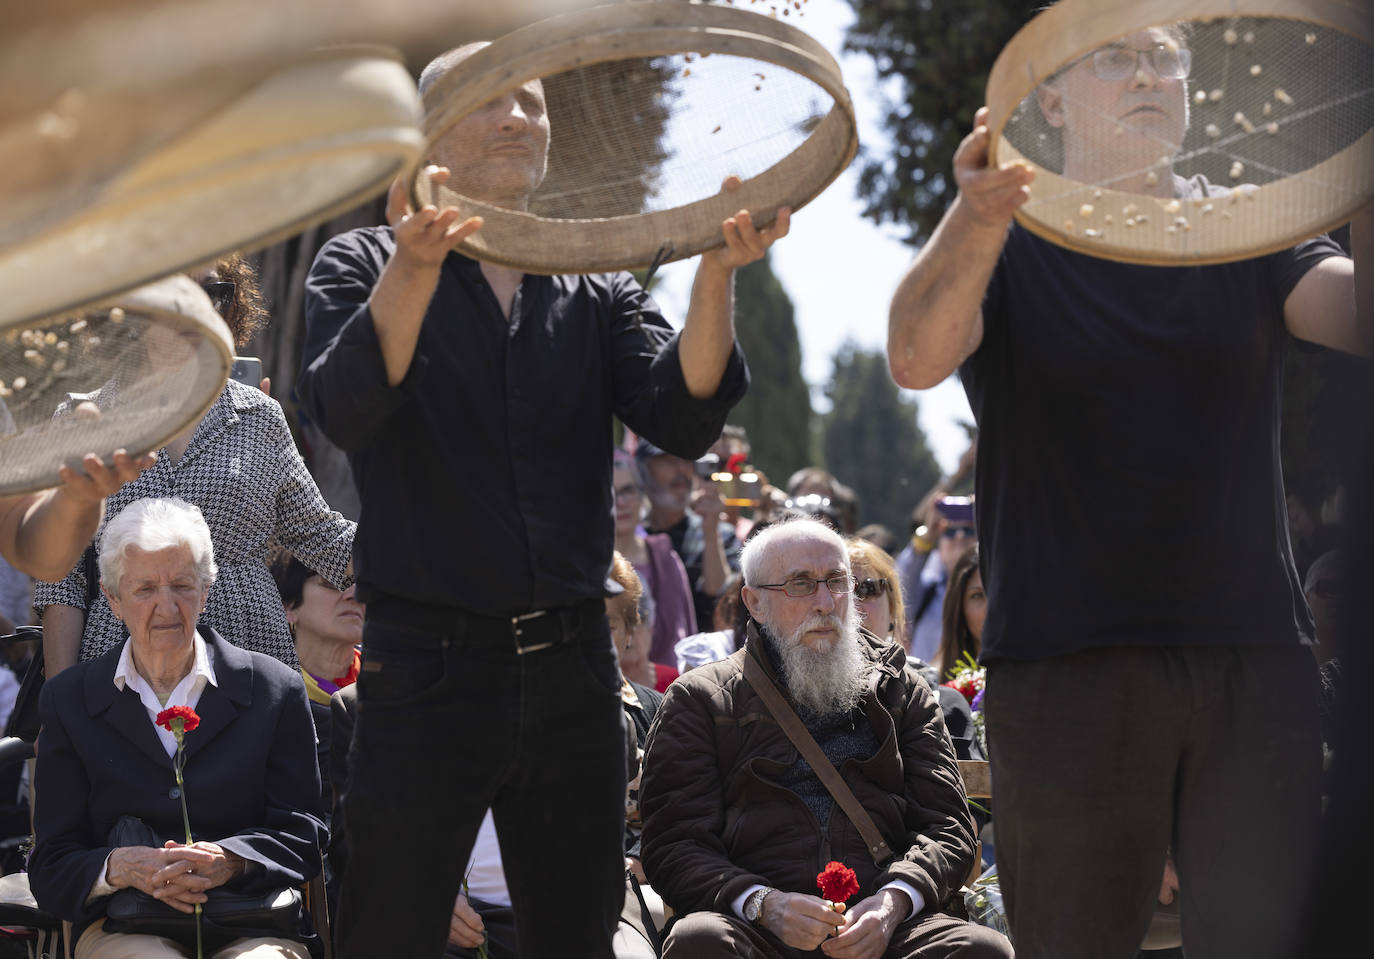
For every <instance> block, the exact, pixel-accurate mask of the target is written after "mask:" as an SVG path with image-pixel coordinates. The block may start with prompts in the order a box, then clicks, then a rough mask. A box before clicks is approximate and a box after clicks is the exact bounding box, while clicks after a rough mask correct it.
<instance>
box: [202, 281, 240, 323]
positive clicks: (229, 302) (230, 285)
mask: <svg viewBox="0 0 1374 959" xmlns="http://www.w3.org/2000/svg"><path fill="white" fill-rule="evenodd" d="M200 288H201V289H202V290H204V291H205V295H206V296H208V297H210V303H211V304H213V305H214V307H215V312H216V313H218V314H219V315H220V316H221V317H223V318H224V319H226V320H227V319H229V314H230V313H231V312H233V309H234V294H235V292H236V291H237V287H236V286H235V285H234V282H233V281H232V280H219V281H216V282H214V283H202V284H201V285H200Z"/></svg>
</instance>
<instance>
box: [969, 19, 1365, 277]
mask: <svg viewBox="0 0 1374 959" xmlns="http://www.w3.org/2000/svg"><path fill="white" fill-rule="evenodd" d="M1360 6H1361V3H1360V0H1062V2H1060V3H1057V4H1055V6H1053V7H1050V8H1049V9H1048V10H1045V11H1043V12H1041V13H1040V14H1038V15H1036V16H1035V17H1034V18H1033V19H1032V20H1031V21H1030V22H1029V23H1027V24H1026V25H1025V26H1024V27H1022V28H1021V30H1020V31H1019V32H1018V33H1017V34H1016V35H1015V36H1013V37H1012V38H1011V40H1010V41H1009V42H1008V43H1007V45H1006V46H1005V47H1004V48H1003V49H1002V52H1001V53H1000V54H999V55H998V57H997V60H996V62H995V63H994V64H993V67H992V72H991V73H990V74H989V75H988V85H987V99H986V103H987V106H988V131H989V134H990V139H989V143H988V164H989V166H992V167H996V166H999V165H1001V164H1003V163H1006V162H1009V161H1016V160H1023V159H1024V158H1023V157H1022V155H1021V154H1020V153H1019V152H1018V151H1017V150H1016V148H1015V147H1014V146H1012V144H1011V142H1010V141H1009V140H1006V139H1005V138H1004V137H1003V136H1002V133H1003V130H1004V129H1005V127H1006V124H1007V122H1008V121H1009V120H1010V119H1011V116H1012V114H1013V113H1015V111H1016V109H1017V107H1018V106H1019V105H1020V103H1021V102H1022V100H1024V99H1025V98H1026V97H1027V96H1029V95H1030V94H1031V92H1032V91H1034V90H1035V88H1036V87H1037V86H1039V85H1040V83H1041V82H1043V81H1044V80H1045V79H1046V78H1048V77H1049V76H1050V75H1052V74H1053V73H1054V72H1055V71H1056V70H1058V69H1059V68H1061V67H1062V66H1064V65H1065V64H1067V63H1071V62H1072V61H1073V60H1075V59H1076V58H1078V57H1081V56H1083V55H1085V54H1087V53H1090V52H1092V51H1093V50H1096V49H1097V48H1098V47H1100V46H1102V45H1103V44H1105V43H1108V42H1110V41H1111V40H1114V39H1117V38H1118V37H1120V36H1122V35H1123V34H1127V33H1131V32H1133V31H1135V30H1139V29H1142V28H1145V27H1150V26H1158V25H1160V24H1165V23H1171V22H1175V21H1181V20H1209V19H1229V18H1235V17H1251V18H1265V17H1268V18H1276V19H1279V18H1281V19H1285V20H1297V21H1302V22H1306V23H1311V24H1313V25H1315V26H1319V27H1323V28H1325V29H1329V30H1337V31H1339V32H1341V33H1344V34H1346V35H1348V36H1350V37H1352V38H1354V39H1355V40H1357V41H1359V42H1361V43H1363V44H1364V45H1365V46H1366V47H1367V48H1369V49H1370V50H1371V51H1374V18H1371V17H1370V16H1369V14H1368V12H1367V11H1365V10H1361V9H1358V8H1359V7H1360ZM1032 165H1033V166H1034V168H1035V182H1034V183H1033V184H1032V185H1031V197H1032V202H1034V203H1036V208H1035V211H1034V213H1032V212H1029V211H1027V210H1026V209H1025V208H1024V207H1023V208H1022V209H1019V210H1017V212H1016V220H1017V222H1018V223H1020V224H1021V225H1022V226H1023V227H1025V228H1026V229H1027V230H1030V231H1031V232H1032V233H1035V234H1037V235H1038V236H1041V237H1043V238H1045V239H1047V240H1049V241H1050V242H1052V243H1055V244H1058V245H1059V246H1062V247H1066V248H1067V249H1070V250H1075V251H1077V252H1079V253H1087V254H1089V255H1092V256H1099V257H1104V258H1107V259H1111V260H1119V261H1121V262H1125V263H1140V264H1145V265H1153V266H1170V265H1184V264H1186V265H1190V266H1192V265H1204V264H1209V263H1227V262H1231V261H1234V260H1243V259H1250V258H1252V257H1257V256H1263V255H1265V254H1268V253H1274V252H1277V251H1279V250H1283V249H1287V248H1289V247H1291V246H1293V245H1294V244H1295V243H1298V242H1300V241H1302V240H1304V239H1307V238H1309V237H1312V236H1315V235H1317V234H1319V233H1322V232H1325V231H1327V230H1331V229H1334V228H1335V227H1338V226H1341V225H1342V224H1344V223H1346V222H1348V221H1349V219H1350V216H1351V214H1353V213H1354V212H1355V211H1356V210H1358V209H1360V208H1361V207H1363V206H1364V205H1365V204H1366V203H1368V202H1369V200H1370V198H1371V197H1374V130H1368V131H1366V132H1365V133H1364V135H1363V136H1361V137H1360V138H1359V139H1358V140H1356V141H1355V142H1354V143H1352V144H1350V145H1349V146H1348V147H1346V148H1345V149H1343V150H1341V151H1340V152H1339V153H1336V154H1334V155H1332V156H1331V157H1328V158H1327V159H1326V160H1324V161H1323V162H1322V163H1320V164H1318V165H1317V166H1315V167H1312V168H1311V169H1309V170H1306V171H1304V172H1303V173H1302V174H1301V175H1299V176H1288V177H1284V178H1283V179H1281V180H1277V181H1275V182H1273V183H1269V184H1265V185H1263V186H1259V187H1253V188H1250V189H1243V190H1238V191H1234V192H1232V194H1231V195H1230V196H1226V197H1219V198H1218V197H1212V198H1210V199H1193V200H1184V199H1180V200H1179V209H1177V210H1176V211H1175V210H1165V209H1164V206H1165V204H1167V203H1170V200H1169V199H1168V198H1165V197H1154V196H1144V195H1142V194H1139V193H1128V192H1125V191H1121V190H1112V189H1108V188H1106V187H1102V188H1100V189H1099V188H1095V187H1093V186H1092V185H1091V184H1085V183H1080V182H1079V181H1076V180H1071V179H1068V178H1066V177H1063V176H1060V175H1059V174H1057V173H1055V172H1053V171H1051V170H1046V169H1044V168H1042V167H1040V166H1039V165H1038V164H1032ZM1342 181H1343V182H1344V183H1346V184H1348V186H1346V187H1343V188H1340V189H1337V188H1336V187H1333V186H1328V185H1326V184H1331V183H1334V182H1342ZM1085 191H1093V192H1092V195H1093V199H1092V203H1093V205H1094V206H1095V207H1097V208H1098V209H1104V210H1108V211H1110V210H1122V209H1123V208H1125V207H1126V206H1128V205H1132V204H1133V205H1135V206H1136V207H1137V208H1139V209H1140V211H1141V212H1148V213H1149V214H1150V216H1149V217H1148V219H1147V221H1146V222H1144V223H1137V225H1136V226H1134V227H1133V228H1131V229H1130V230H1129V231H1128V230H1126V229H1123V228H1122V227H1121V226H1120V223H1119V222H1118V224H1117V225H1116V226H1115V228H1114V229H1111V230H1109V231H1104V233H1103V235H1102V236H1100V237H1086V236H1083V235H1081V234H1079V233H1077V232H1070V231H1067V230H1064V229H1061V228H1059V227H1058V224H1060V223H1064V222H1071V223H1074V224H1075V227H1076V228H1077V227H1080V226H1093V225H1096V224H1094V223H1091V222H1088V221H1085V220H1084V219H1083V218H1082V217H1080V215H1079V208H1080V206H1081V205H1082V204H1083V203H1084V201H1085V196H1084V193H1085ZM1099 192H1100V194H1101V195H1100V197H1099V196H1097V194H1098V193H1099ZM1207 206H1211V207H1212V209H1211V210H1208V211H1207V212H1206V213H1203V212H1202V209H1203V207H1207ZM1253 209H1263V210H1264V211H1265V213H1266V216H1267V217H1268V222H1267V224H1266V225H1267V226H1268V229H1266V230H1265V232H1264V234H1263V235H1262V236H1258V237H1257V236H1256V235H1255V221H1254V217H1253V216H1250V215H1235V216H1223V215H1222V212H1223V211H1227V212H1228V213H1230V212H1232V211H1234V212H1236V213H1237V214H1241V213H1242V211H1248V210H1253ZM1314 210H1315V211H1320V212H1319V213H1314V212H1313V211H1314ZM1179 214H1182V215H1184V216H1186V217H1187V219H1188V220H1189V221H1190V222H1191V223H1193V224H1203V223H1205V229H1193V230H1175V231H1173V232H1169V230H1168V228H1169V226H1170V225H1171V221H1172V220H1173V219H1174V217H1175V216H1177V215H1179ZM1199 217H1203V218H1205V219H1200V218H1199ZM1127 237H1129V239H1130V240H1131V242H1130V243H1129V244H1127V243H1123V242H1119V241H1120V240H1121V239H1124V238H1127ZM1203 238H1207V239H1208V242H1207V243H1206V244H1205V245H1204V244H1203V243H1202V242H1200V241H1201V240H1202V239H1203Z"/></svg>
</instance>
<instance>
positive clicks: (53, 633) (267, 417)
mask: <svg viewBox="0 0 1374 959" xmlns="http://www.w3.org/2000/svg"><path fill="white" fill-rule="evenodd" d="M198 279H199V282H200V286H201V289H202V290H203V291H204V292H205V295H206V296H208V297H209V300H210V304H211V305H213V306H214V307H215V309H216V311H217V312H219V314H220V315H221V316H222V317H223V318H224V321H225V323H227V324H228V326H229V330H230V332H231V333H232V335H233V338H234V345H235V347H236V348H239V349H242V348H243V347H244V346H246V345H247V344H248V342H249V341H250V340H251V339H252V337H253V334H254V333H255V332H256V330H257V329H258V328H259V327H260V326H261V325H262V324H263V323H265V322H266V320H267V310H266V309H265V307H264V306H263V303H262V298H261V296H260V294H259V292H258V283H257V274H256V272H255V271H254V269H253V268H252V266H251V264H249V263H248V261H247V260H245V259H244V258H243V257H242V256H239V255H237V254H232V255H230V256H227V257H224V258H223V259H221V260H220V261H218V262H217V263H216V264H215V265H214V266H213V267H212V268H211V269H209V270H207V271H205V272H204V273H203V274H201V275H200V276H199V277H198ZM241 375H244V376H246V377H250V381H249V382H248V383H243V382H239V381H238V380H235V379H231V380H229V381H228V382H227V383H226V384H225V386H224V390H223V391H222V392H221V393H220V395H219V398H218V399H217V400H216V401H215V403H214V405H213V406H211V407H210V409H209V410H208V411H207V412H206V414H205V415H204V416H203V417H201V419H200V420H199V421H198V422H197V423H195V424H193V425H192V426H190V427H188V428H187V429H186V430H185V431H183V432H182V433H181V435H179V436H176V437H174V438H173V439H171V440H170V441H168V442H167V444H166V445H165V446H164V447H163V448H162V449H161V450H158V452H157V462H156V463H155V464H154V465H153V466H152V468H150V469H148V470H146V471H145V472H144V473H143V474H142V475H141V476H138V477H137V479H133V480H132V481H131V482H130V481H126V482H125V483H124V485H123V486H120V487H118V488H116V489H113V490H111V491H110V498H109V503H108V506H107V509H106V513H107V515H106V518H105V521H106V522H107V523H108V521H109V520H110V519H111V518H113V517H114V516H116V515H118V514H119V511H120V510H121V509H123V508H124V507H125V506H126V505H128V504H129V503H131V502H133V501H134V500H137V499H141V498H144V497H161V496H176V497H179V498H181V499H184V500H187V501H188V502H191V503H193V504H194V505H196V506H198V507H200V510H201V512H202V513H204V514H205V519H206V521H207V522H208V523H209V524H210V531H211V536H212V540H213V543H214V547H215V555H216V557H217V558H218V560H219V563H220V567H221V572H220V576H219V578H218V579H217V580H216V581H215V584H214V586H213V587H211V590H210V595H209V600H208V604H207V606H206V609H205V614H204V616H202V617H201V619H202V622H205V623H207V624H208V625H210V626H212V627H214V628H215V629H216V630H218V631H219V633H220V634H221V635H223V636H225V637H226V638H227V639H228V640H229V641H230V642H232V643H234V644H235V645H238V646H242V647H243V648H245V649H250V650H253V651H254V652H260V653H266V654H267V655H269V656H272V657H274V658H276V659H279V660H281V661H282V662H284V663H286V664H287V665H288V666H290V667H292V668H293V669H296V668H299V664H298V662H297V659H296V652H295V646H294V644H293V642H292V639H291V632H290V630H289V629H288V627H287V621H286V614H285V612H284V611H283V609H282V605H281V600H280V597H279V596H278V593H277V587H276V584H275V583H274V582H273V580H272V576H271V574H270V573H269V572H268V568H267V562H266V560H267V550H268V543H269V542H272V541H274V540H275V541H276V542H278V543H280V544H281V545H283V546H285V547H287V548H288V549H290V550H291V551H292V552H293V553H294V554H295V555H296V556H297V557H298V558H299V559H300V560H301V562H303V563H304V564H305V565H306V566H308V567H310V569H311V570H312V571H313V572H316V573H318V574H319V575H321V576H322V577H324V578H325V579H326V580H328V581H329V582H330V583H331V584H333V585H334V586H336V587H339V588H343V587H346V586H347V585H348V584H349V582H350V581H351V580H350V578H349V568H350V563H351V551H352V546H353V530H354V527H355V524H354V523H352V522H351V521H349V520H347V519H344V518H343V517H342V516H340V515H339V514H338V513H337V512H335V511H334V510H332V509H330V508H329V504H328V503H326V502H325V501H324V498H323V497H322V496H321V495H320V492H319V489H318V487H316V485H315V481H314V479H313V478H312V477H311V475H310V472H309V471H308V470H307V469H306V466H305V463H304V461H303V460H302V459H301V456H300V453H299V452H298V451H297V449H296V445H295V441H294V440H293V439H292V438H291V431H290V429H289V428H288V427H287V424H286V417H285V416H284V415H283V414H282V410H281V406H280V405H278V403H277V401H276V400H274V399H272V398H271V397H270V396H268V395H267V394H266V393H265V392H263V390H262V389H261V388H260V387H261V386H262V385H264V384H265V381H263V380H262V379H261V376H260V367H259V370H258V371H257V372H254V371H253V370H251V369H247V368H245V369H244V370H243V371H242V374H241ZM105 390H106V388H104V387H102V389H101V390H97V391H96V392H94V393H90V394H81V395H79V396H77V395H73V396H71V397H69V399H68V402H69V403H71V404H72V405H75V404H77V403H93V404H94V405H95V406H96V407H97V408H99V407H100V404H101V403H102V401H103V396H104V391H105ZM104 528H105V526H104V524H103V523H102V524H101V526H100V528H99V529H98V530H95V531H94V532H95V542H96V544H97V547H98V544H99V542H100V538H101V536H102V534H103V532H104ZM88 540H89V536H88ZM83 545H84V544H83ZM78 556H79V551H78ZM75 558H76V557H73V559H75ZM63 573H65V576H64V575H63ZM48 575H49V576H50V577H51V580H52V581H47V582H37V583H35V584H34V600H33V602H34V607H35V608H36V609H37V610H38V611H39V614H40V615H41V617H42V622H43V651H44V657H45V663H46V669H47V674H48V676H49V677H52V676H54V675H56V674H57V673H59V672H61V671H62V670H63V669H65V668H66V667H68V666H71V665H74V664H75V663H76V662H77V661H78V660H88V659H93V658H95V657H97V656H99V655H100V654H101V653H103V652H104V651H106V650H107V649H109V648H111V647H112V646H114V645H116V644H118V643H120V642H122V641H123V638H124V631H123V627H122V626H121V624H120V623H119V621H118V620H117V619H116V618H115V617H114V615H113V613H112V612H111V610H110V606H109V603H108V601H107V600H106V599H105V597H104V595H103V594H102V592H101V591H100V590H99V589H96V588H95V584H88V583H87V582H86V564H85V563H84V562H80V561H78V562H76V564H75V566H71V565H70V564H69V565H68V567H67V568H65V569H63V570H60V571H58V572H57V573H51V572H50V573H49V574H48ZM88 598H89V599H88Z"/></svg>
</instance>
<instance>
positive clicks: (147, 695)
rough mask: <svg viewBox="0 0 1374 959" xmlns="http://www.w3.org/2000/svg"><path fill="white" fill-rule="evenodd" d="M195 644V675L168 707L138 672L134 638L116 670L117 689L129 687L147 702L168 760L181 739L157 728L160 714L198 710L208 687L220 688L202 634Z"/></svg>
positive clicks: (127, 643)
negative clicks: (186, 708)
mask: <svg viewBox="0 0 1374 959" xmlns="http://www.w3.org/2000/svg"><path fill="white" fill-rule="evenodd" d="M191 640H192V643H191V644H192V646H193V647H194V648H195V651H196V658H195V663H194V664H193V665H192V666H191V671H190V672H189V673H187V674H186V675H185V676H183V677H181V682H179V683H177V684H176V687H175V688H174V689H173V690H172V692H171V693H170V694H169V695H168V696H167V702H166V703H165V704H163V703H161V702H159V701H158V698H157V693H155V692H153V687H152V685H151V684H150V683H149V682H148V681H147V680H146V679H144V678H143V677H142V676H140V675H139V674H138V670H137V669H135V668H134V655H133V646H132V643H133V639H132V638H130V639H126V640H125V641H124V650H123V651H122V652H121V653H120V654H119V665H118V666H116V667H115V674H114V684H115V688H116V689H118V690H119V691H120V692H123V691H124V689H125V688H126V687H127V688H129V689H132V690H133V691H134V692H136V693H138V698H139V699H141V700H143V708H144V709H146V710H147V711H148V722H150V723H153V724H154V726H153V729H154V730H156V731H157V738H158V739H160V740H162V746H163V748H164V749H166V750H167V755H168V756H171V755H173V754H175V753H176V751H177V738H176V736H174V735H172V732H171V730H169V729H164V728H162V727H161V726H158V725H156V723H157V716H158V713H160V712H162V711H163V710H164V709H167V708H169V707H171V706H190V707H191V708H192V709H195V707H196V704H197V703H199V702H200V694H201V693H203V692H204V691H205V684H206V683H209V684H210V685H212V686H218V685H219V683H218V682H217V681H216V680H215V669H214V667H213V666H211V665H210V656H209V654H208V653H207V652H206V650H205V640H204V639H202V638H201V636H200V633H199V632H197V633H196V634H195V635H193V636H192V637H191Z"/></svg>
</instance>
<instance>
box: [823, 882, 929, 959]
mask: <svg viewBox="0 0 1374 959" xmlns="http://www.w3.org/2000/svg"><path fill="white" fill-rule="evenodd" d="M910 914H911V900H910V899H908V898H907V897H906V894H905V893H901V892H897V891H896V890H894V889H881V890H879V891H878V894H877V895H875V896H869V897H868V898H867V899H864V900H862V901H861V902H859V903H858V904H857V905H855V906H854V908H852V909H850V910H849V912H848V913H847V914H846V915H845V917H844V927H843V928H842V929H840V931H839V932H838V933H836V934H835V937H834V938H833V939H831V940H829V941H828V942H825V943H823V944H822V945H821V951H822V952H824V953H825V954H826V955H827V956H833V957H835V959H879V957H880V956H881V955H882V954H883V953H884V952H886V951H887V944H888V943H889V942H891V941H892V934H893V933H894V932H896V931H897V926H898V925H899V924H900V923H901V922H902V920H904V919H906V918H907V916H908V915H910Z"/></svg>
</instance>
